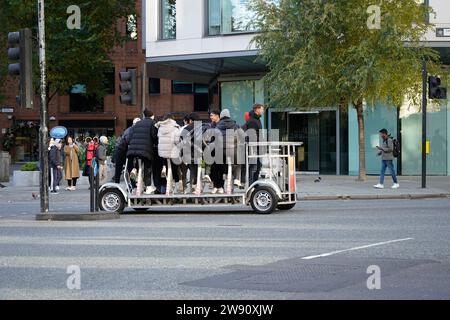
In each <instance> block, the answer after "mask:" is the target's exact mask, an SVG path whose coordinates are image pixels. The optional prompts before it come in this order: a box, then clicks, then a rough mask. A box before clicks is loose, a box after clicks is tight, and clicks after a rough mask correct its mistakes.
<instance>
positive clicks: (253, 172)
mask: <svg viewBox="0 0 450 320" xmlns="http://www.w3.org/2000/svg"><path fill="white" fill-rule="evenodd" d="M263 114H264V106H263V105H262V104H259V103H257V104H255V105H253V110H252V111H250V113H249V116H250V118H249V119H248V121H247V122H246V123H245V125H244V126H243V127H242V129H243V130H244V131H246V133H247V134H248V137H250V139H251V141H250V142H258V141H259V134H260V130H261V129H262V123H261V117H262V116H263ZM260 171H261V161H259V159H258V161H257V163H256V164H250V165H249V185H251V184H252V183H253V182H255V181H256V180H258V178H259V173H260Z"/></svg>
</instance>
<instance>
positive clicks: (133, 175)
mask: <svg viewBox="0 0 450 320" xmlns="http://www.w3.org/2000/svg"><path fill="white" fill-rule="evenodd" d="M136 177H137V169H136V168H134V169H133V170H131V172H130V179H133V180H136Z"/></svg>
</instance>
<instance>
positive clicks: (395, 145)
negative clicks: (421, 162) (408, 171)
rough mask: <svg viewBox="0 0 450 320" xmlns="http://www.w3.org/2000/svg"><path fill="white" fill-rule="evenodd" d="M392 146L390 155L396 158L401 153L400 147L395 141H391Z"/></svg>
mask: <svg viewBox="0 0 450 320" xmlns="http://www.w3.org/2000/svg"><path fill="white" fill-rule="evenodd" d="M392 144H393V145H394V148H393V150H392V154H393V155H394V158H398V157H399V156H400V152H402V148H401V147H400V142H399V141H398V140H397V139H392Z"/></svg>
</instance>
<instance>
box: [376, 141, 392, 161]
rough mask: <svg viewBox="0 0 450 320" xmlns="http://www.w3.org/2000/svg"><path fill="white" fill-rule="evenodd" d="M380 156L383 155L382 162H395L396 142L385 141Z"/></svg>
mask: <svg viewBox="0 0 450 320" xmlns="http://www.w3.org/2000/svg"><path fill="white" fill-rule="evenodd" d="M379 155H381V160H394V141H393V140H392V138H387V140H384V141H383V143H382V144H381V147H380V152H379Z"/></svg>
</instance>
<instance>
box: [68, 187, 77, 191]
mask: <svg viewBox="0 0 450 320" xmlns="http://www.w3.org/2000/svg"><path fill="white" fill-rule="evenodd" d="M69 190H70V191H75V190H77V187H70V188H69Z"/></svg>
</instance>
